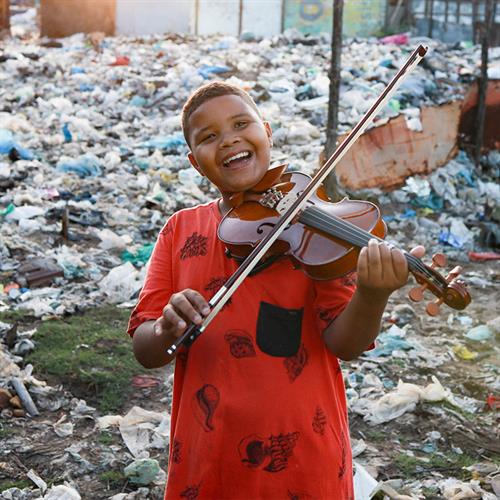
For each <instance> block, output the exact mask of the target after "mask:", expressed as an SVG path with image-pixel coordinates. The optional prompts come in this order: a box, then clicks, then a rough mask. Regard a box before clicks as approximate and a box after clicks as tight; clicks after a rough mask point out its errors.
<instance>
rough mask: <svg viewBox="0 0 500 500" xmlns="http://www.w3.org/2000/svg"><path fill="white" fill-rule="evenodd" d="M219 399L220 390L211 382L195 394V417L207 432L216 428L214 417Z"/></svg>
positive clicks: (193, 401)
mask: <svg viewBox="0 0 500 500" xmlns="http://www.w3.org/2000/svg"><path fill="white" fill-rule="evenodd" d="M219 400H220V394H219V390H218V389H217V387H215V386H214V385H211V384H205V385H204V386H203V387H201V389H198V390H197V391H196V393H195V394H194V396H193V400H192V403H193V411H194V414H195V417H196V419H197V420H198V422H199V423H200V424H201V425H202V427H203V429H204V430H205V431H206V432H210V431H213V430H214V424H213V418H214V413H215V410H216V409H217V406H218V405H219Z"/></svg>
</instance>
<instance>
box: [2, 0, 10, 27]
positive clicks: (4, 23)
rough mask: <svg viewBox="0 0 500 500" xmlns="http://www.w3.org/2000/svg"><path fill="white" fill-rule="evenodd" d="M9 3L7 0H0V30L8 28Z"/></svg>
mask: <svg viewBox="0 0 500 500" xmlns="http://www.w3.org/2000/svg"><path fill="white" fill-rule="evenodd" d="M9 11H10V3H9V0H0V30H8V29H9V28H10V13H9Z"/></svg>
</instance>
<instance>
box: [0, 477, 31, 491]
mask: <svg viewBox="0 0 500 500" xmlns="http://www.w3.org/2000/svg"><path fill="white" fill-rule="evenodd" d="M32 484H33V483H32V482H31V481H30V480H29V479H5V480H0V493H1V492H2V491H5V490H8V489H9V488H19V489H20V490H22V489H23V488H29V487H30V486H32Z"/></svg>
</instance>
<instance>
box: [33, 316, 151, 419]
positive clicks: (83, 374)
mask: <svg viewBox="0 0 500 500" xmlns="http://www.w3.org/2000/svg"><path fill="white" fill-rule="evenodd" d="M128 317H129V312H128V311H127V310H124V309H118V308H116V307H110V306H109V307H102V308H98V309H91V310H89V311H86V312H85V314H83V315H75V316H71V317H70V318H65V319H56V320H50V321H46V322H43V323H41V324H40V326H39V328H38V331H37V333H36V334H35V335H34V338H33V339H34V341H35V342H36V349H35V350H34V351H33V352H32V353H31V354H30V355H29V356H27V357H26V362H28V363H32V364H33V366H34V367H35V369H36V370H37V372H38V373H40V374H42V375H45V376H52V377H56V378H57V379H58V382H61V381H62V382H63V383H65V384H68V386H69V388H70V390H71V391H72V392H73V393H74V394H75V396H80V397H82V398H84V399H87V400H88V401H89V402H90V403H91V404H94V405H96V406H97V407H98V408H99V410H101V411H102V412H104V413H108V412H112V411H117V410H119V409H120V408H121V406H122V405H123V403H124V402H125V401H126V399H127V398H128V396H129V394H130V393H131V390H132V388H131V383H130V379H131V377H132V376H133V375H135V374H138V373H146V369H145V368H143V367H142V366H141V365H139V363H138V362H137V361H136V360H135V358H134V355H133V352H132V344H131V341H130V339H129V338H128V336H127V335H126V333H125V331H126V327H127V320H128Z"/></svg>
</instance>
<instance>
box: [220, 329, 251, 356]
mask: <svg viewBox="0 0 500 500" xmlns="http://www.w3.org/2000/svg"><path fill="white" fill-rule="evenodd" d="M224 339H225V340H226V342H227V343H228V345H229V352H230V353H231V354H232V355H233V356H234V357H235V358H248V357H252V356H255V347H254V346H253V342H252V337H251V335H250V334H249V333H247V332H245V330H229V331H228V332H226V333H225V334H224Z"/></svg>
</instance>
